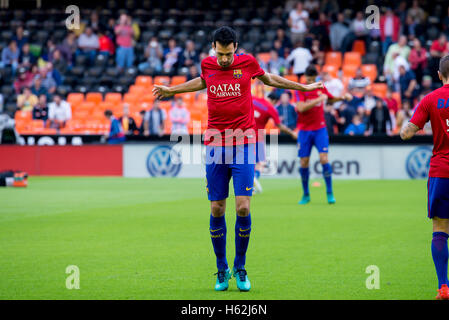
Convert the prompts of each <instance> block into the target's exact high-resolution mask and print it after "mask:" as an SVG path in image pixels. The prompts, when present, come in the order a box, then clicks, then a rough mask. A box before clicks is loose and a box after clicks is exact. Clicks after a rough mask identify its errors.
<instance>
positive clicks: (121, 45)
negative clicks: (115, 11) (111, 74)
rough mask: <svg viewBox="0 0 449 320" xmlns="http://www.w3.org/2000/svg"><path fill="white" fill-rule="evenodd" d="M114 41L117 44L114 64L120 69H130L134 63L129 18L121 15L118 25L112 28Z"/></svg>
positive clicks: (131, 30) (132, 31) (132, 34)
mask: <svg viewBox="0 0 449 320" xmlns="http://www.w3.org/2000/svg"><path fill="white" fill-rule="evenodd" d="M114 32H115V36H116V38H115V41H116V43H117V50H116V63H117V67H119V68H120V69H123V68H130V67H132V65H133V63H134V45H133V37H134V29H133V27H132V26H131V18H130V17H128V16H127V15H126V14H124V13H123V14H121V15H120V19H119V24H118V25H116V26H115V28H114Z"/></svg>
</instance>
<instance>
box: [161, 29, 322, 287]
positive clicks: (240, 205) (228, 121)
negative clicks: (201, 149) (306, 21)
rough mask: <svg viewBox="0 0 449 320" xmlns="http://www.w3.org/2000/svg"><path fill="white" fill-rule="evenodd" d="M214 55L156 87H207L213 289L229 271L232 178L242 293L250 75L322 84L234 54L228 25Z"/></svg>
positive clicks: (278, 83)
mask: <svg viewBox="0 0 449 320" xmlns="http://www.w3.org/2000/svg"><path fill="white" fill-rule="evenodd" d="M212 48H213V49H214V51H215V54H216V56H214V57H212V56H211V57H207V58H205V59H203V61H202V62H201V76H200V77H198V78H195V79H192V80H190V81H188V82H186V83H183V84H179V85H177V86H174V87H166V86H160V85H155V86H154V88H153V94H154V95H156V96H157V97H158V98H164V97H170V96H172V95H174V94H178V93H183V92H192V91H198V90H203V89H206V88H207V108H208V124H207V130H206V133H205V145H206V178H207V186H206V190H207V193H208V199H209V200H210V202H211V215H210V229H209V231H210V236H211V239H212V245H213V248H214V252H215V255H216V258H217V268H218V272H217V281H216V284H215V290H217V291H223V290H226V289H227V288H228V282H229V279H230V277H231V272H230V269H229V267H228V262H227V260H226V232H227V231H226V222H225V217H224V215H225V210H226V198H227V197H228V193H229V182H230V179H231V177H232V179H233V184H234V193H235V202H236V205H235V206H236V211H237V217H236V224H235V247H236V248H235V249H236V250H235V251H236V256H235V259H234V268H233V275H234V277H235V278H236V281H237V287H238V288H239V289H240V290H241V291H248V290H250V288H251V284H250V282H249V279H248V276H247V273H246V270H245V261H246V251H247V248H248V243H249V236H250V232H251V215H250V199H251V195H252V190H253V182H254V169H255V160H256V159H255V143H256V132H255V129H256V128H255V121H254V106H253V103H252V97H251V79H253V78H258V79H259V80H261V81H262V82H263V83H264V84H265V85H269V86H273V87H277V88H283V89H290V90H300V91H310V90H315V89H318V88H323V84H322V83H321V82H318V83H314V84H309V85H302V84H299V83H296V82H293V81H289V80H287V79H285V78H282V77H280V76H277V75H274V74H270V73H265V72H264V70H262V69H261V68H260V66H259V63H258V62H257V60H256V59H255V58H254V57H253V56H251V55H248V54H235V52H236V50H237V36H236V33H235V31H234V30H233V29H232V28H230V27H227V26H224V27H221V28H219V29H217V30H216V31H215V32H214V34H213V40H212Z"/></svg>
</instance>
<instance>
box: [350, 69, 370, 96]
mask: <svg viewBox="0 0 449 320" xmlns="http://www.w3.org/2000/svg"><path fill="white" fill-rule="evenodd" d="M370 84H371V80H370V79H369V78H368V77H365V76H364V75H363V72H362V69H361V68H358V69H357V71H356V73H355V77H354V78H351V79H349V83H348V88H349V89H350V90H353V89H354V90H355V91H356V92H358V93H360V94H362V95H363V94H365V91H366V87H368V86H369V85H370Z"/></svg>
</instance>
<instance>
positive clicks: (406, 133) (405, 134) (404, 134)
mask: <svg viewBox="0 0 449 320" xmlns="http://www.w3.org/2000/svg"><path fill="white" fill-rule="evenodd" d="M418 131H419V127H418V126H417V125H416V124H413V123H411V122H409V123H407V125H406V126H405V127H402V129H401V132H400V133H399V134H400V135H401V139H402V140H409V139H411V138H412V137H413V136H414V135H415V134H416V133H417V132H418Z"/></svg>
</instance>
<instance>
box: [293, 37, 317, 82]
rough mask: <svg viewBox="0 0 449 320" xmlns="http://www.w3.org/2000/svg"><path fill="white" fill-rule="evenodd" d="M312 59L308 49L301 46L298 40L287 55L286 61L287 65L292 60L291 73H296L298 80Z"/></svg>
mask: <svg viewBox="0 0 449 320" xmlns="http://www.w3.org/2000/svg"><path fill="white" fill-rule="evenodd" d="M312 60H313V57H312V54H311V53H310V51H309V49H307V48H303V44H302V42H301V41H298V42H297V43H296V48H295V49H294V50H293V51H292V52H291V53H290V55H289V56H288V57H287V61H286V62H287V65H288V66H289V65H290V64H291V63H292V61H293V73H294V74H296V76H297V77H298V80H299V78H301V76H302V75H303V74H304V72H305V71H306V68H307V67H308V66H309V64H310V62H311V61H312Z"/></svg>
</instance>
